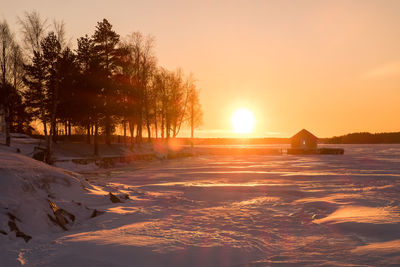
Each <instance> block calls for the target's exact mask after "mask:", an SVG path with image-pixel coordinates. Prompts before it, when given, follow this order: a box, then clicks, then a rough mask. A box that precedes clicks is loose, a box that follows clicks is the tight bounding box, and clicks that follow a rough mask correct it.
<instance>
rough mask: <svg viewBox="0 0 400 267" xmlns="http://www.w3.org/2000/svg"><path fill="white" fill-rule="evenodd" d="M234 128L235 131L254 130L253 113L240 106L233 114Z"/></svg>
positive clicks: (249, 131) (245, 132) (246, 131)
mask: <svg viewBox="0 0 400 267" xmlns="http://www.w3.org/2000/svg"><path fill="white" fill-rule="evenodd" d="M231 121H232V128H233V130H234V132H235V133H239V134H248V133H251V132H252V131H253V128H254V125H255V118H254V115H253V113H252V112H251V111H250V110H248V109H245V108H240V109H238V110H236V111H235V113H233V115H232V119H231Z"/></svg>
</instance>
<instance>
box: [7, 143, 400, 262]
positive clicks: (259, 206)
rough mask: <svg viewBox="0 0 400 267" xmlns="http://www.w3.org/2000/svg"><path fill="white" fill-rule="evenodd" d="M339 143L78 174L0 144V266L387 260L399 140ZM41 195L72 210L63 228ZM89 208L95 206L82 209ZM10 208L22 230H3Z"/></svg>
mask: <svg viewBox="0 0 400 267" xmlns="http://www.w3.org/2000/svg"><path fill="white" fill-rule="evenodd" d="M342 147H344V148H345V155H318V156H317V155H308V156H290V155H274V156H262V155H242V156H239V155H237V156H228V155H220V156H212V155H202V156H198V157H193V158H184V159H176V160H154V161H152V162H137V163H135V164H129V165H122V166H118V167H115V168H111V169H97V170H91V171H87V172H86V173H81V174H80V175H79V174H76V173H73V172H71V171H72V170H70V171H65V170H62V169H58V168H53V167H48V166H46V165H44V164H41V163H36V162H34V161H31V160H30V159H26V158H23V156H21V155H17V154H12V157H10V152H3V154H1V152H0V161H1V162H2V163H3V162H6V163H5V164H3V165H2V166H0V179H1V180H0V181H1V182H0V186H1V188H0V193H1V195H0V201H1V202H0V204H1V205H2V206H1V210H0V213H1V215H0V216H2V217H0V230H3V231H5V232H7V234H1V233H0V266H19V265H21V264H22V265H23V264H25V265H26V266H265V265H267V266H269V265H272V266H275V265H276V266H287V265H308V266H321V265H324V266H330V265H340V266H345V265H348V266H354V265H357V266H385V265H391V264H393V265H396V264H398V263H399V262H400V199H399V196H400V145H347V146H342ZM7 153H8V154H7ZM7 160H9V161H7ZM18 162H22V163H21V164H19V165H18ZM4 177H6V179H5V180H4ZM43 177H45V178H43ZM50 177H56V178H54V179H53V180H52V179H51V178H50ZM84 178H86V179H87V180H85V179H84ZM36 180H39V181H43V182H37V183H34V182H33V181H36ZM44 181H45V182H44ZM66 181H69V182H66ZM24 182H25V183H30V184H32V183H33V187H34V188H35V190H36V191H35V193H32V192H31V191H29V190H28V191H25V190H23V189H24V188H26V186H24ZM4 186H10V188H11V189H9V190H8V189H3V188H4ZM15 188H20V189H18V190H19V191H17V190H16V189H15ZM4 192H6V193H7V192H10V194H8V193H7V194H6V195H4V197H3V194H4ZM109 192H111V193H113V194H114V195H116V196H119V199H120V200H122V202H121V203H113V202H111V201H110V198H109V195H107V194H108V193H109ZM46 194H47V195H46ZM124 194H127V195H129V199H125V198H124V197H122V196H123V195H124ZM49 195H50V196H49ZM49 198H50V200H52V201H53V202H54V203H55V204H57V205H58V206H59V207H60V208H63V209H65V210H66V211H68V212H70V213H72V214H74V215H75V216H76V220H75V221H74V222H71V223H69V224H67V228H68V231H64V230H62V229H61V228H60V227H59V226H58V225H56V224H54V223H52V222H51V221H50V220H49V219H47V218H46V217H45V216H44V215H46V213H48V214H49V213H50V214H51V209H50V208H49V205H48V203H47V202H46V201H47V199H49ZM12 199H15V201H14V202H12V201H11V200H12ZM9 203H12V205H11V204H9ZM77 203H81V205H78V204H77ZM5 205H8V207H7V208H8V211H5V210H4V208H5ZM29 207H32V208H31V209H33V208H35V209H36V210H29ZM95 209H96V210H97V211H105V213H102V214H101V212H99V213H100V215H99V216H95V217H94V218H91V214H92V213H93V210H95ZM10 210H11V211H12V212H11V213H12V214H13V215H15V216H16V217H17V218H18V220H19V221H18V220H16V225H17V226H18V227H19V229H20V230H21V231H22V232H24V233H25V234H27V235H29V236H32V239H31V240H30V241H28V242H25V241H24V240H23V238H19V237H18V238H17V237H15V233H14V232H11V233H10V231H9V226H8V225H7V220H8V221H9V220H10V218H9V215H7V212H9V211H10ZM42 215H43V216H42ZM29 218H32V219H31V220H29ZM2 228H3V229H2Z"/></svg>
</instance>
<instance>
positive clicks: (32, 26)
mask: <svg viewBox="0 0 400 267" xmlns="http://www.w3.org/2000/svg"><path fill="white" fill-rule="evenodd" d="M18 22H19V24H20V25H21V31H22V35H23V42H24V48H25V49H26V51H27V53H28V55H29V57H30V58H32V57H33V55H34V52H41V45H40V43H41V42H42V40H43V38H44V37H45V35H46V30H47V27H48V24H47V19H42V18H41V17H40V14H39V13H38V12H36V11H30V12H25V14H24V16H23V17H22V18H18Z"/></svg>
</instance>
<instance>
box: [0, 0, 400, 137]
mask: <svg viewBox="0 0 400 267" xmlns="http://www.w3.org/2000/svg"><path fill="white" fill-rule="evenodd" d="M31 10H36V11H38V12H39V13H40V14H41V15H42V17H48V18H49V19H53V18H56V19H58V20H64V21H65V23H66V28H67V34H68V37H69V38H70V39H71V44H72V45H75V44H76V39H77V38H78V37H80V36H83V35H84V34H90V35H91V34H92V33H93V32H94V29H95V25H96V23H97V22H98V21H100V20H102V19H103V18H107V19H108V20H109V21H110V23H111V24H112V25H113V26H114V28H115V30H116V31H117V33H119V34H120V35H121V36H122V37H124V36H125V35H127V34H128V33H130V32H133V31H141V32H143V33H145V34H150V35H153V36H154V37H155V38H156V49H155V51H156V55H157V57H158V59H159V65H161V66H163V67H166V68H168V69H175V68H177V67H181V68H183V70H184V71H185V72H186V73H189V72H193V73H194V75H195V77H196V78H197V80H198V87H199V88H201V94H200V97H201V103H202V105H203V112H204V124H203V126H202V127H201V129H200V130H199V131H198V133H197V136H201V137H223V136H227V137H230V136H237V135H236V134H233V133H232V127H231V115H232V114H233V113H234V111H235V110H237V109H239V108H247V109H248V110H251V111H252V112H253V113H254V116H255V120H256V125H255V128H254V132H253V133H252V134H251V135H250V136H253V137H289V136H291V135H293V134H295V133H296V132H297V131H298V130H300V129H302V128H306V129H308V130H310V131H311V132H313V133H314V134H315V135H316V136H319V137H330V136H333V135H341V134H346V133H349V132H359V131H370V132H384V131H400V120H399V116H400V16H399V14H400V1H396V0H393V1H389V0H386V1H381V0H376V1H367V0H360V1H347V0H344V1H338V0H335V1H322V0H321V1H307V0H301V1H300V0H299V1H245V0H243V1H188V0H185V1H184V0H182V1H118V0H114V1H103V0H101V1H100V0H98V1H82V0H81V1H72V0H71V1H18V0H16V1H7V2H6V3H3V4H2V5H1V9H0V18H4V19H6V20H7V21H8V23H9V24H10V26H11V28H12V29H13V30H14V32H17V31H18V30H19V27H18V25H17V16H22V15H23V14H24V11H31Z"/></svg>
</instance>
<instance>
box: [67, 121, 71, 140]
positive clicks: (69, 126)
mask: <svg viewBox="0 0 400 267" xmlns="http://www.w3.org/2000/svg"><path fill="white" fill-rule="evenodd" d="M71 128H72V127H71V121H70V120H69V121H68V137H69V138H71Z"/></svg>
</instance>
